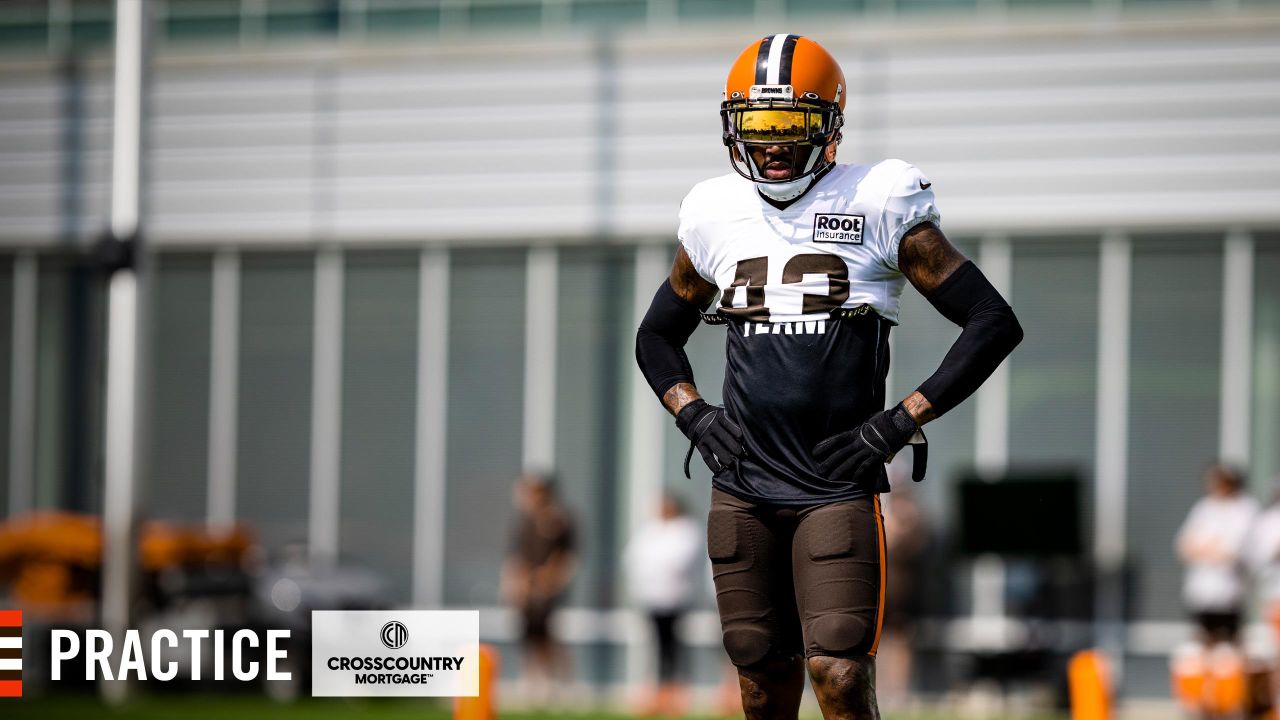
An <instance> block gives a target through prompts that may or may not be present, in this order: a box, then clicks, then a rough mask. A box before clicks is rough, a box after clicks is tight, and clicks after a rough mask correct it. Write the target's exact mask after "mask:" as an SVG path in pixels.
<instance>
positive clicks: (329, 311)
mask: <svg viewBox="0 0 1280 720" xmlns="http://www.w3.org/2000/svg"><path fill="white" fill-rule="evenodd" d="M342 276H343V257H342V251H341V250H340V249H337V248H323V249H321V250H320V251H319V252H318V253H317V254H316V293H315V295H316V296H315V337H314V344H313V346H312V348H313V349H312V368H313V373H312V378H311V492H310V515H309V519H310V523H309V532H308V540H309V547H310V551H311V561H312V562H313V563H314V564H316V565H320V566H324V565H330V564H332V563H333V562H334V561H335V560H336V559H337V557H338V520H339V508H338V499H339V486H338V483H339V481H340V479H339V475H340V472H339V471H340V465H339V463H340V462H341V461H342V453H341V448H342V418H341V416H342V292H343V290H342V286H343V277H342Z"/></svg>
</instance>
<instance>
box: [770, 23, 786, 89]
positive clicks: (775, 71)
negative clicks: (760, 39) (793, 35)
mask: <svg viewBox="0 0 1280 720" xmlns="http://www.w3.org/2000/svg"><path fill="white" fill-rule="evenodd" d="M787 37H788V35H787V34H786V33H781V34H779V35H774V36H773V37H771V38H769V74H768V75H766V76H765V84H766V85H777V84H778V83H780V82H781V80H780V79H779V78H780V77H781V75H782V51H783V50H785V49H786V47H787Z"/></svg>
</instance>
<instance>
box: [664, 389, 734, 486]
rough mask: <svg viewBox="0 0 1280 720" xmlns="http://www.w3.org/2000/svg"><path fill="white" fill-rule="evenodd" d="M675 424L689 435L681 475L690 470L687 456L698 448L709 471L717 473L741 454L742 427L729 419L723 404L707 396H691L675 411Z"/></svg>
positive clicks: (687, 474) (688, 476) (691, 455)
mask: <svg viewBox="0 0 1280 720" xmlns="http://www.w3.org/2000/svg"><path fill="white" fill-rule="evenodd" d="M676 427H678V428H680V432H682V433H684V436H685V437H687V438H689V452H688V453H687V454H686V455H685V456H684V476H685V477H687V478H691V477H692V476H691V475H690V474H689V459H690V458H692V457H693V449H694V448H695V447H696V448H698V452H700V453H702V459H703V460H705V461H706V463H707V467H709V468H711V472H713V473H717V472H720V471H721V470H723V469H724V468H727V467H729V466H730V465H733V464H734V463H736V462H737V461H738V456H739V455H741V454H742V450H743V448H742V428H740V427H738V425H737V423H735V422H734V421H732V420H730V419H729V416H728V415H726V414H725V412H724V408H722V407H720V406H719V405H712V404H711V403H708V402H707V401H706V400H694V401H693V402H691V403H689V404H688V405H685V406H684V407H683V408H681V409H680V413H679V414H678V415H676Z"/></svg>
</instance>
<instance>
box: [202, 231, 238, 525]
mask: <svg viewBox="0 0 1280 720" xmlns="http://www.w3.org/2000/svg"><path fill="white" fill-rule="evenodd" d="M210 304H211V305H212V316H211V319H210V323H209V325H210V328H211V331H210V339H209V495H208V506H207V509H206V513H207V522H208V523H209V525H210V527H214V528H229V527H230V526H231V525H232V524H233V523H234V522H235V519H236V427H237V425H236V423H237V420H238V408H239V399H240V393H239V389H240V252H239V251H238V250H235V249H230V248H228V249H223V250H219V251H218V252H217V253H216V254H215V255H214V256H213V298H212V301H211V303H210Z"/></svg>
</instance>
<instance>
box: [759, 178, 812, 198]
mask: <svg viewBox="0 0 1280 720" xmlns="http://www.w3.org/2000/svg"><path fill="white" fill-rule="evenodd" d="M814 177H816V176H815V175H814V174H812V173H810V174H808V175H805V176H804V177H802V178H800V179H799V180H788V181H786V182H767V183H762V182H758V183H756V189H757V190H759V191H760V194H761V195H764V196H766V197H768V198H770V199H772V200H776V201H778V202H787V201H788V200H795V199H796V198H798V197H800V196H801V195H803V194H804V193H805V191H806V190H808V189H809V186H810V185H812V184H813V180H814Z"/></svg>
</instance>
